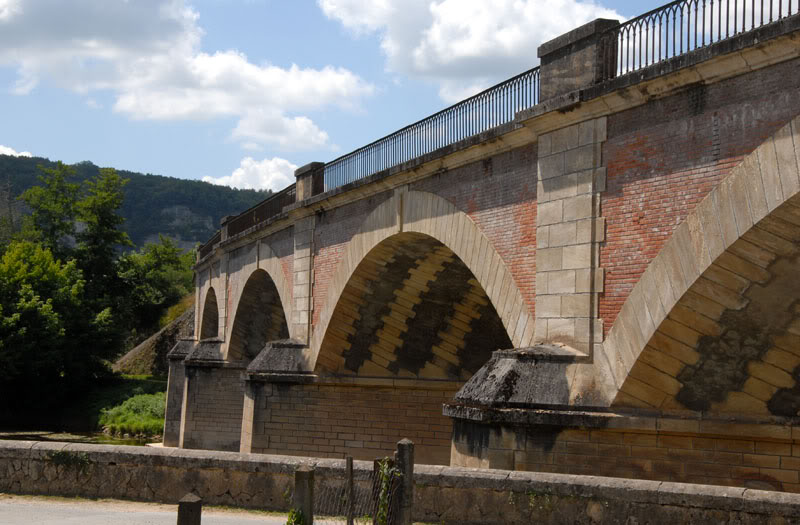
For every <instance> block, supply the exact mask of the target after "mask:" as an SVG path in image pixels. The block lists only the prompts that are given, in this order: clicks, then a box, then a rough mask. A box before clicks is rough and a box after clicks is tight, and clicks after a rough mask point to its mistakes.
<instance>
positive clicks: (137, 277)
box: [119, 235, 195, 333]
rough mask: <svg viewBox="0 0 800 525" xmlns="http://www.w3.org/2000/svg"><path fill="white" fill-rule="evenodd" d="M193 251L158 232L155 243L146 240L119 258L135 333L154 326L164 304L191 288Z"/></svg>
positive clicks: (180, 296)
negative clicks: (142, 244) (145, 242)
mask: <svg viewBox="0 0 800 525" xmlns="http://www.w3.org/2000/svg"><path fill="white" fill-rule="evenodd" d="M194 260H195V253H194V251H191V252H187V253H183V252H182V250H181V249H180V248H178V247H177V246H176V245H175V243H174V242H173V241H172V240H171V239H169V238H168V237H164V236H163V235H159V243H158V244H155V243H148V244H146V245H145V246H144V247H143V248H142V249H141V250H140V251H139V252H132V253H128V254H125V255H123V256H122V257H120V259H119V272H120V277H121V278H122V279H123V281H124V282H125V285H126V289H127V290H128V295H127V297H126V301H125V303H126V308H127V309H128V311H129V312H130V315H126V316H125V317H126V318H127V319H130V320H132V321H133V322H134V323H135V325H134V326H132V329H134V330H135V331H136V332H137V333H147V332H148V331H150V330H152V329H154V328H155V325H156V323H157V322H158V320H159V318H160V317H161V316H162V315H163V314H164V312H165V311H166V310H167V308H168V307H170V306H171V305H173V304H175V303H177V302H178V301H179V300H180V299H181V298H182V297H183V296H185V295H187V294H189V293H191V292H192V290H193V288H194V282H193V279H194V273H193V271H192V265H193V263H194Z"/></svg>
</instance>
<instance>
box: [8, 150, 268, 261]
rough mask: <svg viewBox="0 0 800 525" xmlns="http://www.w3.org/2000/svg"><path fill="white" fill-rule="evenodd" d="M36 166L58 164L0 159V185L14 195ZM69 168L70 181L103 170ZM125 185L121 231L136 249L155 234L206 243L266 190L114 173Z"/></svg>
mask: <svg viewBox="0 0 800 525" xmlns="http://www.w3.org/2000/svg"><path fill="white" fill-rule="evenodd" d="M37 166H43V167H45V168H47V169H56V168H57V166H58V164H57V163H55V162H52V161H50V160H48V159H45V158H41V157H32V158H30V157H12V156H10V155H0V181H3V182H4V183H5V182H10V185H11V187H12V188H13V190H14V194H13V196H14V197H16V196H17V195H19V194H20V193H21V192H23V191H25V190H27V189H28V188H30V187H31V186H34V185H36V184H41V183H40V182H37V181H38V179H37V177H38V176H39V175H40V173H41V172H40V170H39V169H38V168H37ZM69 168H71V169H74V171H75V178H74V180H73V182H76V183H82V182H83V181H86V180H90V179H93V178H96V177H97V175H98V173H99V172H100V170H101V169H102V168H99V167H98V166H96V165H94V164H92V163H91V162H80V163H78V164H75V165H72V166H69ZM117 173H118V174H119V175H120V176H121V177H123V178H125V179H128V180H129V181H130V182H128V184H126V185H125V187H124V188H123V192H124V194H125V200H124V201H123V203H122V207H121V208H120V214H121V215H122V216H123V217H125V219H126V220H125V223H124V224H123V225H122V230H123V231H125V232H126V233H127V234H128V235H129V236H130V238H131V240H132V241H133V243H134V244H135V245H136V246H137V247H141V246H144V244H145V242H148V240H151V239H155V238H157V235H158V234H159V233H163V234H164V235H169V236H170V237H172V238H173V239H178V238H180V239H181V240H183V241H189V242H200V243H202V242H205V241H207V240H208V239H210V238H211V237H212V236H213V235H214V233H215V232H216V231H217V229H218V228H219V221H220V219H221V218H222V217H224V216H226V215H234V214H237V213H240V212H241V211H242V210H246V209H248V208H250V207H251V206H254V205H255V204H258V203H259V202H261V201H262V200H264V199H265V198H266V197H268V196H269V194H270V192H268V191H255V190H236V189H232V188H228V187H226V186H217V185H214V184H209V183H207V182H202V181H199V180H186V179H178V178H174V177H164V176H161V175H150V174H143V173H136V172H132V171H125V170H117Z"/></svg>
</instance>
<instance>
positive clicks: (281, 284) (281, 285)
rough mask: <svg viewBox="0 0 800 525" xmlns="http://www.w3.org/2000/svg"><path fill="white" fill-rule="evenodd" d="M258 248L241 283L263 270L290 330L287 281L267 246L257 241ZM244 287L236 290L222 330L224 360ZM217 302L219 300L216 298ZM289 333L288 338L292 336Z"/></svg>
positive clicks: (281, 268) (275, 256) (289, 295)
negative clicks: (274, 289) (278, 299)
mask: <svg viewBox="0 0 800 525" xmlns="http://www.w3.org/2000/svg"><path fill="white" fill-rule="evenodd" d="M258 242H259V244H260V245H259V247H258V250H257V252H256V253H257V255H256V261H255V264H248V265H247V266H246V267H250V268H251V270H250V271H249V272H248V274H247V278H246V279H243V280H242V281H241V282H243V283H245V285H246V283H247V282H248V281H249V280H250V277H252V276H253V274H254V273H255V272H257V271H258V270H263V271H264V272H266V273H267V275H268V276H269V278H270V279H272V282H273V283H274V284H275V288H277V289H278V296H279V297H280V300H281V307H283V314H284V315H285V316H286V322H287V323H288V324H289V329H290V330H291V323H289V313H290V312H291V311H292V310H291V306H292V303H291V297H292V293H291V289H290V288H289V281H288V280H287V279H286V276H285V275H284V273H283V267H282V266H281V263H280V259H279V258H278V256H277V255H275V252H274V251H273V250H272V248H271V247H270V246H269V244H267V243H265V242H263V241H258ZM244 288H245V286H240V287H238V289H237V290H236V296H235V297H233V301H231V302H230V303H229V304H233V305H234V307H233V309H232V311H231V312H230V313H229V314H228V316H227V319H226V321H225V330H224V334H225V335H224V337H225V345H224V348H223V355H224V356H225V359H227V356H228V344H229V343H230V339H231V330H233V323H234V321H235V320H236V313H237V312H238V310H239V304H240V302H241V299H242V294H243V293H244ZM218 300H219V298H218ZM292 335H293V334H291V332H290V336H292Z"/></svg>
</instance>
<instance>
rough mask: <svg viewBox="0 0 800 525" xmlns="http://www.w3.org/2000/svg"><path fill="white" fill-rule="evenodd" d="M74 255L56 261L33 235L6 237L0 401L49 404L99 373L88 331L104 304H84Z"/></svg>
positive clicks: (100, 328) (98, 356) (0, 265)
mask: <svg viewBox="0 0 800 525" xmlns="http://www.w3.org/2000/svg"><path fill="white" fill-rule="evenodd" d="M84 285H85V282H84V280H83V279H82V276H81V272H80V270H79V269H78V268H77V265H76V263H75V261H69V262H66V263H62V262H61V261H60V260H58V259H56V258H55V257H54V256H53V253H52V252H51V251H50V250H49V249H48V248H47V247H44V246H42V245H41V244H39V243H35V242H30V241H13V242H12V243H11V244H10V245H9V246H8V247H7V249H6V250H5V252H4V253H3V255H2V258H0V398H2V399H5V400H11V399H14V400H15V401H14V403H13V407H12V403H3V404H2V405H4V406H0V412H1V411H2V410H3V409H4V408H5V409H7V410H8V409H11V408H16V409H24V408H26V407H27V406H28V405H29V404H35V405H42V404H44V405H47V404H55V403H57V401H58V400H59V399H60V398H61V397H62V396H63V395H64V394H67V393H68V392H70V391H71V390H73V389H74V388H75V387H76V386H78V385H81V384H82V383H83V382H85V381H86V380H87V379H93V378H97V377H99V376H101V375H103V374H104V373H105V370H106V369H105V366H104V365H103V363H102V358H103V357H104V354H105V353H106V352H104V351H103V349H102V348H98V347H97V346H96V345H95V342H94V336H101V337H102V335H103V333H104V332H106V331H107V330H108V328H109V326H108V324H109V321H110V319H109V316H108V313H107V312H97V313H94V312H91V311H87V309H86V308H85V303H84Z"/></svg>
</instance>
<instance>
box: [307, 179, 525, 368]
mask: <svg viewBox="0 0 800 525" xmlns="http://www.w3.org/2000/svg"><path fill="white" fill-rule="evenodd" d="M394 255H397V257H394ZM390 262H391V264H392V265H393V269H394V270H395V271H399V272H400V273H399V274H398V275H395V277H394V278H393V279H394V280H391V279H390V280H386V279H387V277H386V274H385V273H382V272H383V271H384V269H385V267H386V266H387V264H388V263H390ZM377 267H381V269H380V270H379V269H378V268H377ZM445 267H446V268H447V269H448V272H445V271H444V270H445ZM376 272H377V273H376ZM379 274H380V275H381V276H382V277H378V276H379ZM445 274H452V276H453V277H455V276H461V277H462V278H463V280H462V282H463V285H464V287H467V288H470V289H467V288H464V289H461V288H459V290H460V291H454V292H453V293H454V295H453V297H455V296H456V295H459V294H461V295H460V296H463V297H467V296H469V297H471V298H472V299H474V300H475V301H477V303H478V304H479V305H480V307H482V308H484V309H486V310H487V311H488V310H489V309H490V310H491V312H493V314H487V315H488V317H492V315H494V316H495V317H496V326H499V327H500V332H504V333H503V334H502V335H503V337H504V338H505V340H502V339H503V337H499V336H498V338H496V339H500V340H497V341H496V346H494V347H492V346H493V345H490V346H489V347H488V351H491V350H494V349H496V348H498V347H502V346H506V345H509V346H517V347H520V346H529V345H530V344H531V341H532V340H533V330H534V320H533V317H532V315H531V314H530V312H529V310H528V307H527V305H526V304H525V302H524V300H523V298H522V294H521V293H520V291H519V289H518V287H517V285H516V283H515V282H514V279H513V277H512V275H511V273H510V271H509V270H508V268H507V267H506V265H505V263H504V262H503V260H502V258H501V257H500V256H499V254H498V253H497V252H496V250H495V249H494V247H493V246H492V245H491V243H490V242H489V241H488V239H487V238H486V237H485V236H484V235H483V233H481V231H480V230H479V228H478V227H477V226H476V225H475V223H474V222H473V221H472V220H471V219H470V218H469V216H467V215H466V214H465V213H463V212H462V211H460V210H458V209H457V208H456V207H455V206H454V205H453V204H452V203H450V202H449V201H447V200H446V199H443V198H441V197H439V196H437V195H434V194H432V193H428V192H418V191H405V190H397V191H395V193H394V194H393V196H392V197H391V198H389V199H388V200H386V201H385V202H383V203H382V204H381V205H379V206H378V207H377V208H375V209H374V210H373V211H372V212H371V213H370V214H369V216H368V217H367V218H366V219H365V220H364V222H363V223H362V225H361V228H360V229H359V232H358V233H357V234H356V235H355V236H354V237H353V238H352V239H351V241H350V242H349V243H348V246H347V248H346V250H345V253H344V256H343V257H342V259H341V261H340V263H339V265H338V267H337V269H336V271H335V274H334V278H333V280H332V282H331V287H330V289H329V291H328V293H327V297H326V302H325V303H324V306H323V309H322V310H321V313H320V316H319V318H318V321H317V323H316V326H315V329H314V332H313V335H312V340H311V354H312V364H313V367H314V368H315V369H317V370H321V369H325V370H328V371H332V370H339V369H340V368H341V366H343V365H344V364H345V363H344V362H345V361H346V360H347V357H344V356H343V355H342V352H344V351H345V350H350V362H349V365H351V366H352V364H353V359H354V357H353V355H354V354H358V352H355V351H354V350H352V349H347V348H346V347H347V345H348V342H347V338H348V336H347V333H346V332H345V333H342V328H341V327H342V326H345V328H344V330H351V331H352V330H355V329H354V328H352V324H349V326H350V328H347V326H348V325H347V324H345V325H341V324H340V322H339V321H341V319H336V322H335V323H334V326H332V325H331V321H332V320H334V319H335V318H336V317H338V316H341V315H345V314H347V315H346V316H348V317H349V319H350V321H351V323H352V321H353V320H355V317H359V316H361V315H362V314H363V312H362V313H358V312H354V311H353V305H354V304H358V302H359V301H363V298H358V297H355V296H354V293H353V290H361V291H364V290H365V288H366V287H370V286H373V284H371V283H367V282H366V281H371V282H372V283H374V282H376V280H377V281H381V280H383V281H381V282H382V288H383V289H382V290H381V292H380V293H382V294H383V295H385V296H386V298H389V299H392V298H394V297H401V300H400V301H394V300H392V301H389V302H385V304H384V305H383V310H385V311H382V312H378V311H374V312H371V313H369V315H374V316H377V317H376V318H374V319H372V320H370V323H372V325H371V326H373V328H374V329H375V330H378V329H379V327H380V326H385V327H386V328H385V329H384V330H383V332H382V333H384V334H386V337H385V339H386V340H387V341H390V343H388V344H386V345H385V346H386V347H387V348H384V350H388V352H389V353H391V347H392V346H394V348H395V350H396V349H397V348H401V347H403V348H405V347H406V346H407V345H406V346H404V345H403V341H401V339H402V338H401V337H399V334H398V330H399V331H403V330H404V329H408V324H407V322H406V321H407V319H408V318H409V317H410V316H416V313H415V312H414V311H413V310H415V309H414V308H409V307H413V306H414V305H415V304H419V302H418V301H420V300H421V299H420V297H419V295H416V296H415V295H414V294H418V293H425V294H428V293H434V294H435V292H434V291H433V289H432V288H434V287H435V288H438V287H436V286H432V284H431V283H433V282H434V281H436V280H437V278H438V276H439V275H445ZM406 277H408V279H406ZM404 281H414V282H405V283H404ZM443 282H444V281H443ZM392 286H395V287H394V288H391V287H392ZM403 286H406V287H410V288H415V290H416V291H415V292H412V293H411V294H410V295H409V294H408V293H407V292H406V291H404V290H403V289H402V287H403ZM387 288H391V290H389V289H387ZM481 297H483V298H481ZM439 301H440V302H441V299H439ZM390 303H391V306H390ZM399 303H402V304H399ZM456 303H457V301H455V299H454V302H453V303H452V304H451V305H450V306H449V309H450V310H451V311H457V310H458V309H462V310H464V311H462V312H460V313H459V314H458V315H450V317H448V319H451V320H455V321H454V322H450V326H451V327H453V328H454V330H455V332H456V333H458V331H460V333H462V334H463V333H464V332H465V331H467V332H469V333H471V331H470V330H471V328H470V327H469V326H465V325H463V324H460V323H461V322H467V324H469V322H468V321H469V320H470V319H469V317H470V314H472V315H473V318H474V315H475V314H476V310H474V309H473V310H471V311H470V308H469V307H465V306H464V305H459V306H456ZM482 303H485V304H482ZM486 307H488V308H486ZM348 310H349V312H348ZM389 310H392V311H394V312H395V315H393V316H392V315H389V314H390V312H389ZM401 310H402V313H400V312H401ZM451 313H452V312H451ZM465 316H466V317H465ZM459 319H460V321H459ZM488 323H489V324H488V325H487V326H486V327H483V329H484V330H486V331H487V332H488V333H497V330H496V328H495V324H492V323H493V321H488ZM368 324H369V323H368ZM439 328H442V329H443V331H444V332H447V328H446V327H439ZM428 329H431V328H430V327H428ZM439 331H441V330H437V331H436V332H435V333H434V334H433V335H436V334H438V332H439ZM331 338H333V339H338V340H339V344H338V346H337V345H334V346H336V348H338V350H339V352H338V353H337V351H333V352H329V351H328V350H330V347H329V346H328V345H329V342H330V340H331ZM439 339H444V340H445V344H444V345H442V344H439V343H436V346H439V347H441V346H446V347H447V346H448V344H449V345H451V346H449V347H448V348H449V349H450V350H451V351H455V350H454V348H453V346H455V347H458V346H459V341H458V338H455V339H451V340H449V341H448V337H447V335H444V336H441V337H440V338H439ZM373 342H375V341H373ZM461 343H463V340H462V341H461ZM375 344H379V342H375ZM324 346H325V347H326V351H325V352H322V350H323V347H324ZM360 346H364V344H361V345H360ZM462 346H463V345H462ZM425 352H427V349H423V353H425ZM323 354H324V355H323ZM359 355H360V354H359ZM427 355H428V357H430V354H429V353H428V354H427ZM418 357H419V358H420V359H421V358H422V357H423V356H418ZM388 358H389V356H387V355H384V358H383V359H384V360H386V359H388ZM447 358H451V363H452V361H454V359H453V356H452V355H448V356H445V357H443V358H442V359H444V360H445V361H446V360H447ZM487 358H488V357H487ZM437 361H438V362H439V363H440V364H443V363H442V362H441V360H440V359H438V358H437ZM427 363H428V364H430V361H428V362H427ZM383 364H386V363H383ZM481 364H482V363H481ZM417 365H419V366H420V367H421V368H424V367H425V366H427V364H423V363H422V362H421V361H420V362H417V363H416V364H413V365H411V368H415V367H417ZM392 366H393V368H391V367H390V368H389V369H387V370H390V372H391V370H394V371H395V372H396V373H399V374H406V375H414V374H413V371H410V370H408V369H406V370H402V371H401V370H400V368H402V367H401V366H400V365H399V364H397V363H395V364H394V365H392ZM478 366H480V365H478ZM345 368H347V367H345ZM441 368H442V367H441V366H437V367H436V368H435V369H434V370H435V372H434V373H433V374H432V375H433V376H436V377H439V378H450V379H456V378H454V377H451V376H452V369H453V368H452V367H450V369H451V373H449V374H448V373H445V374H443V375H442V373H441ZM471 368H472V366H471V365H470V366H468V367H467V368H466V370H469V369H471ZM429 370H431V369H430V368H429ZM371 372H372V373H368V372H367V370H366V369H365V373H367V375H376V374H377V375H386V373H387V372H386V370H383V371H382V370H378V369H375V368H374V367H373V368H372V369H371ZM409 372H410V374H409ZM351 373H352V369H351ZM437 374H438V375H437ZM461 375H462V377H459V378H458V379H463V378H464V377H463V374H461ZM444 376H447V377H444Z"/></svg>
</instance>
